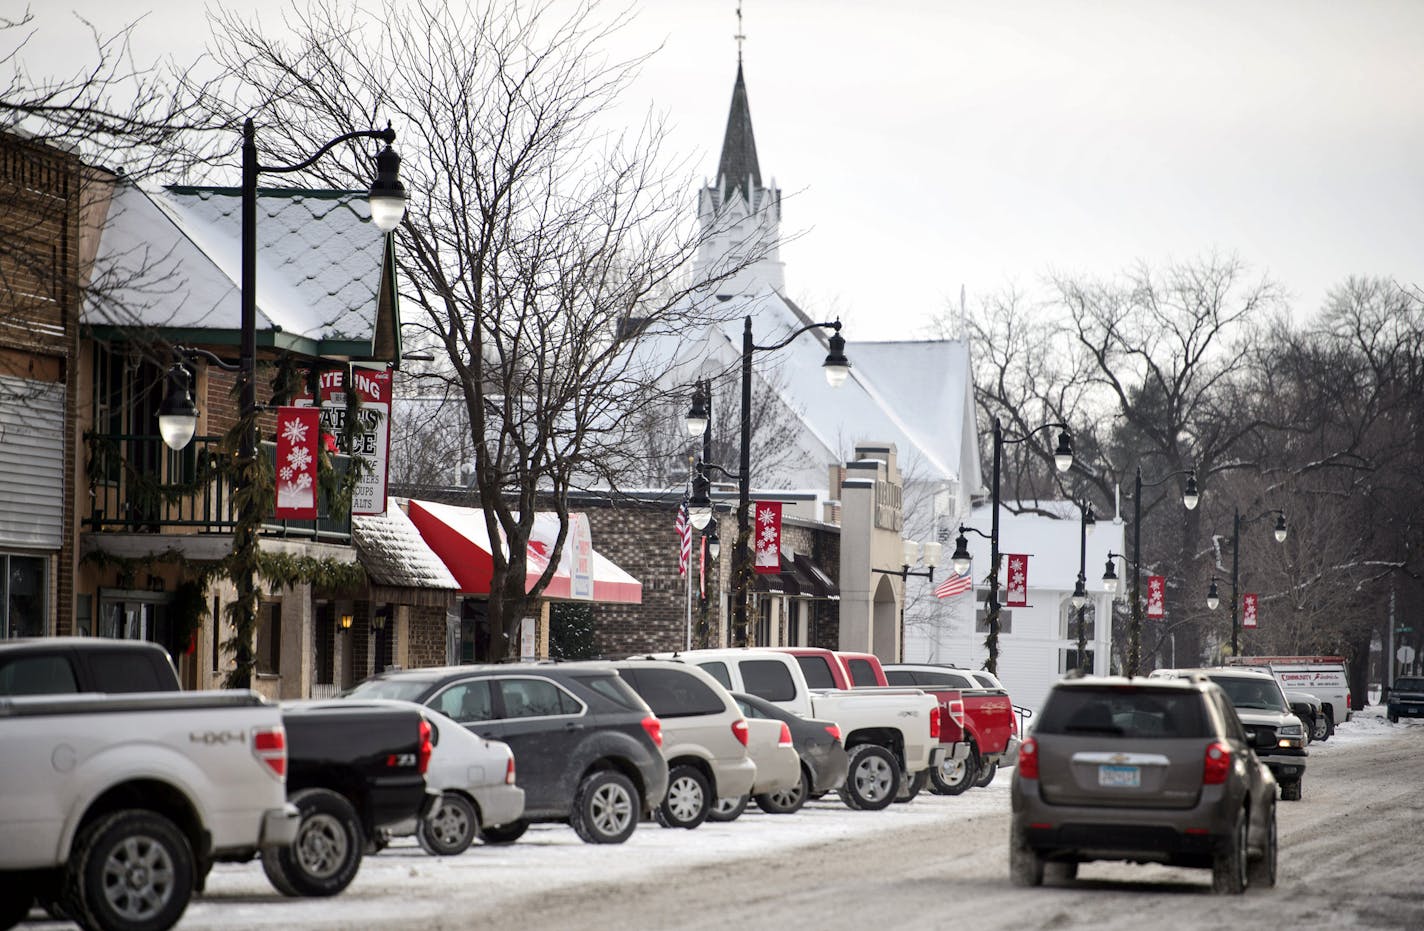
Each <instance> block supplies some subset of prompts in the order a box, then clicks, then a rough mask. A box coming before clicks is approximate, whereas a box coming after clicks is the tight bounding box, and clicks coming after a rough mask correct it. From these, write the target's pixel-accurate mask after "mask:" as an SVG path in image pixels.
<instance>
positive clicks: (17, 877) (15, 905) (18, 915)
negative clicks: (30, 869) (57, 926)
mask: <svg viewBox="0 0 1424 931" xmlns="http://www.w3.org/2000/svg"><path fill="white" fill-rule="evenodd" d="M34 901H35V893H34V880H33V879H32V878H31V877H29V876H27V875H25V874H24V873H8V874H7V873H0V928H13V927H15V925H17V924H19V923H20V922H22V921H24V920H25V919H26V918H27V917H28V916H29V914H30V906H31V905H33V904H34ZM50 917H52V918H59V917H60V916H56V915H52V916H50ZM60 920H63V919H62V918H60Z"/></svg>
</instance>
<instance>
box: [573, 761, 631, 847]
mask: <svg viewBox="0 0 1424 931" xmlns="http://www.w3.org/2000/svg"><path fill="white" fill-rule="evenodd" d="M642 807H643V803H642V800H641V799H639V798H638V789H637V787H636V786H634V785H633V780H631V779H629V778H628V777H627V776H625V775H623V774H622V773H620V772H617V771H615V770H611V769H604V770H599V771H598V772H593V773H589V774H588V775H587V776H584V777H583V782H580V783H579V787H578V791H577V792H575V793H574V810H573V812H572V813H571V814H570V815H569V826H570V827H572V828H573V829H574V833H576V834H577V835H578V836H579V839H580V840H582V841H583V842H584V843H586V844H621V843H623V842H624V841H625V840H627V839H628V838H630V837H632V836H633V830H634V829H635V828H637V826H638V813H639V812H640V811H641V810H642Z"/></svg>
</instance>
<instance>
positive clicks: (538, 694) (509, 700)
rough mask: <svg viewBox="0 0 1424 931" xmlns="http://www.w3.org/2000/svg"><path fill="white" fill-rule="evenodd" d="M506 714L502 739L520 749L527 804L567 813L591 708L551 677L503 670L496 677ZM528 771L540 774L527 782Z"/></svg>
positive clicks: (534, 809) (517, 762) (518, 765)
mask: <svg viewBox="0 0 1424 931" xmlns="http://www.w3.org/2000/svg"><path fill="white" fill-rule="evenodd" d="M490 684H491V689H492V691H493V692H494V697H495V701H496V703H497V704H496V707H497V708H498V714H499V716H500V725H501V734H500V737H499V739H500V740H503V741H504V742H505V743H507V744H509V748H510V749H511V750H513V751H514V766H515V770H516V771H517V773H518V775H517V779H518V781H519V784H520V785H521V786H524V809H525V811H526V812H530V813H531V814H536V815H537V814H542V815H544V816H555V817H564V816H566V815H567V814H568V812H569V811H570V810H571V807H572V804H573V793H574V790H575V788H576V786H575V785H574V784H573V779H574V777H575V776H576V775H577V773H572V772H570V768H571V767H572V766H576V765H578V759H577V756H578V747H579V744H580V743H582V742H583V739H584V736H585V735H586V734H587V733H588V719H587V715H586V713H585V712H586V710H587V709H586V708H585V707H584V705H583V703H582V702H580V701H579V700H578V699H577V698H575V697H574V696H572V695H570V694H569V693H568V692H566V691H564V690H563V689H562V688H560V687H559V686H558V685H557V684H555V683H554V682H553V681H551V680H549V679H545V678H542V677H536V676H507V677H505V676H501V677H498V678H495V679H493V680H491V683H490ZM525 773H528V774H530V775H531V776H534V777H536V781H534V782H526V780H525V775H524V774H525Z"/></svg>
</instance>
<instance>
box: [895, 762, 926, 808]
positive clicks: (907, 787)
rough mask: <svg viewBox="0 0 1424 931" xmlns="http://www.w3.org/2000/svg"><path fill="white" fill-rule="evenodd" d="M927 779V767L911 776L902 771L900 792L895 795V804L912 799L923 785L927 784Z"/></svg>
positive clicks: (901, 803)
mask: <svg viewBox="0 0 1424 931" xmlns="http://www.w3.org/2000/svg"><path fill="white" fill-rule="evenodd" d="M929 781H930V771H929V770H928V769H922V770H920V771H919V772H917V773H915V775H913V776H906V775H905V774H904V773H901V774H900V793H899V794H898V795H896V796H895V804H897V805H903V804H905V803H906V802H912V801H914V800H915V796H916V795H919V794H920V792H921V791H922V790H923V789H924V787H925V786H926V785H928V784H929Z"/></svg>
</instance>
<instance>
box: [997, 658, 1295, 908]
mask: <svg viewBox="0 0 1424 931" xmlns="http://www.w3.org/2000/svg"><path fill="white" fill-rule="evenodd" d="M1034 722H1035V723H1034V728H1033V731H1032V734H1031V735H1030V736H1029V737H1028V738H1027V739H1025V740H1024V742H1023V745H1022V746H1021V747H1020V748H1019V759H1018V766H1017V767H1016V768H1015V769H1014V778H1013V788H1012V799H1013V822H1012V827H1011V829H1010V830H1011V834H1010V838H1009V842H1010V843H1009V873H1010V878H1011V879H1012V881H1013V882H1014V883H1015V884H1016V885H1022V886H1037V885H1039V884H1040V883H1042V882H1043V879H1044V877H1045V875H1048V876H1050V877H1051V878H1054V879H1059V880H1071V879H1073V878H1075V877H1076V876H1077V872H1078V864H1079V863H1087V862H1090V861H1093V860H1125V861H1128V862H1133V863H1152V862H1156V863H1165V864H1168V865H1170V866H1186V867H1202V868H1207V869H1210V870H1211V871H1212V887H1213V888H1214V889H1215V891H1217V892H1221V893H1240V892H1242V891H1244V890H1245V888H1246V886H1247V885H1248V883H1249V884H1251V885H1261V886H1273V885H1275V882H1276V781H1275V778H1274V777H1273V776H1272V775H1271V771H1270V770H1269V769H1268V768H1267V767H1266V766H1265V765H1264V764H1263V763H1261V761H1260V760H1259V759H1257V757H1256V754H1255V752H1254V751H1253V750H1252V748H1251V741H1250V738H1249V737H1248V736H1247V734H1246V731H1245V729H1244V728H1243V727H1242V725H1241V721H1240V719H1239V718H1238V717H1237V715H1236V711H1235V710H1234V709H1233V708H1232V705H1231V702H1230V700H1229V699H1227V697H1226V694H1225V693H1224V692H1223V691H1222V690H1221V688H1220V687H1219V686H1217V685H1216V684H1214V683H1213V682H1211V680H1209V679H1208V678H1207V677H1206V676H1202V675H1193V676H1190V677H1188V678H1182V679H1165V678H1163V679H1141V678H1134V679H1125V678H1118V677H1092V676H1089V677H1084V678H1072V679H1063V680H1060V681H1059V682H1057V683H1056V684H1055V685H1054V686H1053V689H1052V690H1051V691H1050V692H1049V695H1048V698H1047V700H1046V701H1045V702H1044V705H1043V708H1042V710H1041V711H1040V712H1039V714H1038V715H1037V716H1036V717H1035V718H1034Z"/></svg>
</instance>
